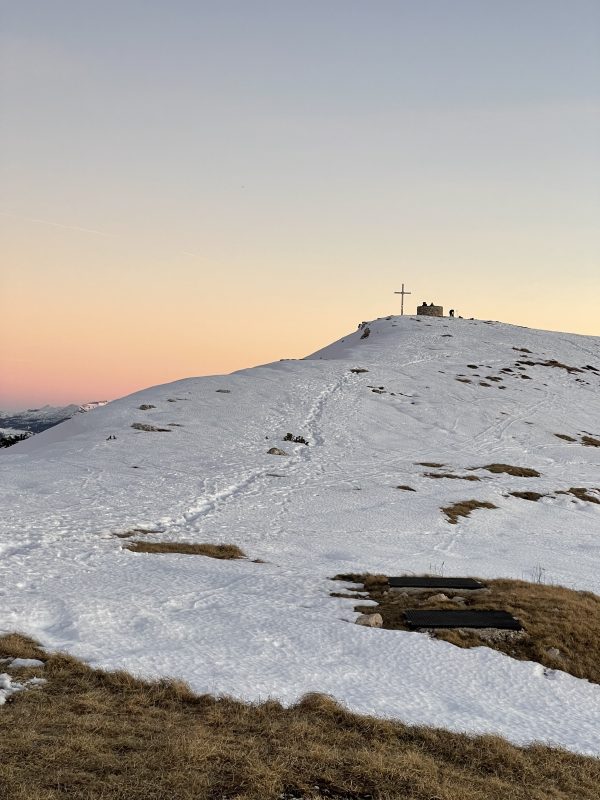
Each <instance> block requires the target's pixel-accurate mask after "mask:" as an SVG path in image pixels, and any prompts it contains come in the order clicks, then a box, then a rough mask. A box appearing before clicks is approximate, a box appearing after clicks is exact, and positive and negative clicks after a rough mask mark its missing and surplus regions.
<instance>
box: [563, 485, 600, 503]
mask: <svg viewBox="0 0 600 800" xmlns="http://www.w3.org/2000/svg"><path fill="white" fill-rule="evenodd" d="M589 491H590V490H589V489H586V488H585V487H584V486H579V487H577V486H573V487H571V489H568V490H567V492H560V494H567V493H568V494H572V495H573V496H574V497H576V498H577V499H578V500H585V502H586V503H596V504H597V505H600V500H599V499H598V498H597V497H594V495H592V494H588V492H589ZM596 491H598V489H596Z"/></svg>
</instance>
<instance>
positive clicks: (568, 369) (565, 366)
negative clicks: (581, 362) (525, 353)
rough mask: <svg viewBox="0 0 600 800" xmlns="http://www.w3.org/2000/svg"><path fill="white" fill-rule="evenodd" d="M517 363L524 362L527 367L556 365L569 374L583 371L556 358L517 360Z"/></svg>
mask: <svg viewBox="0 0 600 800" xmlns="http://www.w3.org/2000/svg"><path fill="white" fill-rule="evenodd" d="M515 364H516V365H517V366H519V365H520V364H524V365H525V366H527V367H555V368H556V369H564V370H565V371H566V372H568V373H569V374H571V373H573V372H583V370H582V369H579V367H570V366H569V365H568V364H563V363H562V362H561V361H557V360H556V359H555V358H551V359H548V360H547V361H515Z"/></svg>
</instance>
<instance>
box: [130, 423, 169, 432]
mask: <svg viewBox="0 0 600 800" xmlns="http://www.w3.org/2000/svg"><path fill="white" fill-rule="evenodd" d="M131 427H132V428H134V429H135V430H136V431H148V432H150V433H172V431H171V429H170V428H158V427H157V426H156V425H147V424H146V423H145V422H133V423H132V424H131Z"/></svg>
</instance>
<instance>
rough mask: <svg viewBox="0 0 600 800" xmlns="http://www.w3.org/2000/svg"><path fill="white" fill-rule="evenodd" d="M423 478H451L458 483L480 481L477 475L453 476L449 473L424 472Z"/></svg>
mask: <svg viewBox="0 0 600 800" xmlns="http://www.w3.org/2000/svg"><path fill="white" fill-rule="evenodd" d="M423 477H424V478H452V479H454V480H458V481H480V480H481V478H478V477H477V475H453V474H452V473H451V472H424V473H423Z"/></svg>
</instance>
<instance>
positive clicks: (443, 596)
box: [427, 592, 450, 603]
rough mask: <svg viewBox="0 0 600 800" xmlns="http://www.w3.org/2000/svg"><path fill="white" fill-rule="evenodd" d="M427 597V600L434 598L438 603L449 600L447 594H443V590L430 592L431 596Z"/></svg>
mask: <svg viewBox="0 0 600 800" xmlns="http://www.w3.org/2000/svg"><path fill="white" fill-rule="evenodd" d="M427 599H428V600H434V601H437V602H440V603H447V602H448V601H449V600H450V598H449V597H448V595H446V594H444V593H443V592H440V593H439V594H432V595H431V597H429V598H427Z"/></svg>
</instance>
